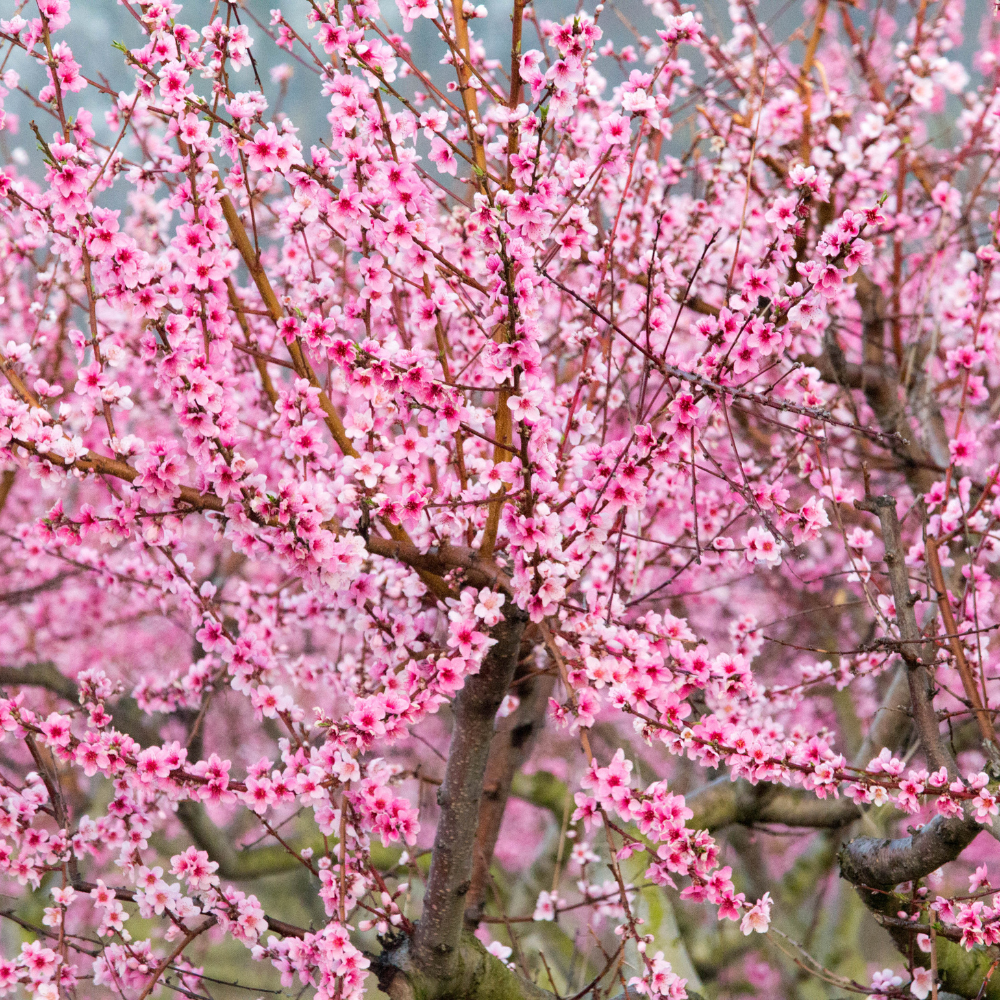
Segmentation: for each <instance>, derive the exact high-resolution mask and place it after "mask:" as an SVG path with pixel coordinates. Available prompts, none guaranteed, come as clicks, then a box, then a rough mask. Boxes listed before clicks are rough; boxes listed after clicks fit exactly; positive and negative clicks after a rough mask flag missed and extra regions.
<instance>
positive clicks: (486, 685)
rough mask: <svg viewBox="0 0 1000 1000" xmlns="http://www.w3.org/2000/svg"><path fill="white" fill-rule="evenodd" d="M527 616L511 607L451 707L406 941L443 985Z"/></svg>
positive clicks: (454, 956)
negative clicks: (497, 725) (496, 726)
mask: <svg viewBox="0 0 1000 1000" xmlns="http://www.w3.org/2000/svg"><path fill="white" fill-rule="evenodd" d="M527 620H528V616H527V614H526V613H525V612H523V611H521V610H520V609H519V608H518V607H517V606H516V605H514V604H512V603H511V604H510V605H508V608H507V614H506V615H505V617H504V619H503V620H502V621H501V622H500V623H499V624H498V625H496V626H495V627H494V629H493V636H492V637H493V638H494V639H495V640H496V643H495V644H494V645H493V647H492V648H491V649H490V651H489V652H488V653H487V654H486V657H485V659H484V660H483V663H482V666H481V667H480V668H479V673H478V674H476V675H474V676H472V677H469V678H467V679H466V682H465V686H464V687H463V688H462V690H461V691H459V693H458V695H457V696H456V698H455V702H454V715H455V721H454V726H453V729H452V734H451V745H450V747H449V750H448V764H447V766H446V768H445V774H444V781H443V782H442V784H441V787H440V788H439V790H438V802H439V803H440V805H441V816H440V818H439V819H438V825H437V831H436V833H435V836H434V850H433V854H432V855H431V858H432V860H431V870H430V874H429V876H428V880H427V890H426V892H425V893H424V909H423V915H422V916H421V918H420V921H419V922H418V924H417V927H416V931H415V932H414V936H413V948H412V953H413V957H414V959H415V962H416V967H417V968H418V969H420V970H421V971H422V972H424V973H428V972H429V971H430V970H432V969H433V970H435V975H438V976H441V977H443V978H448V977H449V976H450V975H451V974H452V973H453V972H454V971H455V969H456V968H457V963H458V960H459V942H460V938H461V935H462V926H463V915H464V911H465V895H466V893H467V892H468V891H469V884H470V878H471V876H472V861H473V849H474V845H475V835H476V829H477V827H478V824H479V801H480V798H481V796H482V792H483V778H484V776H485V774H486V763H487V759H488V756H489V750H490V742H491V741H492V739H493V721H494V719H495V718H496V714H497V709H498V708H499V707H500V703H501V702H502V701H503V699H504V696H505V695H506V693H507V689H508V688H509V687H510V682H511V680H512V679H513V677H514V670H515V668H516V666H517V659H518V652H519V650H520V646H521V636H522V635H523V633H524V629H525V625H526V624H527Z"/></svg>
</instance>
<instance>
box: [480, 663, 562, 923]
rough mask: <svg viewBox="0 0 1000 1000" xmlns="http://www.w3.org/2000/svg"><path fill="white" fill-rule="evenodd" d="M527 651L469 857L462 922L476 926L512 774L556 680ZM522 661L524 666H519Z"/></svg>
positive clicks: (527, 752) (497, 738)
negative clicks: (536, 668) (535, 667)
mask: <svg viewBox="0 0 1000 1000" xmlns="http://www.w3.org/2000/svg"><path fill="white" fill-rule="evenodd" d="M525 652H526V651H525V650H524V649H523V648H522V650H521V653H522V656H521V663H522V669H521V670H519V673H520V674H521V683H520V684H517V687H516V691H517V695H518V697H519V698H520V704H519V705H518V706H517V708H516V709H515V710H514V711H513V712H512V713H511V714H510V715H509V716H508V717H507V718H506V719H504V720H503V724H501V725H500V726H498V727H497V731H496V734H495V735H494V737H493V743H492V746H491V747H490V756H489V761H488V763H487V765H486V776H485V779H484V781H483V797H482V801H481V802H480V804H479V827H478V829H477V830H476V842H475V850H474V856H473V862H472V876H471V883H472V884H471V887H470V889H469V894H468V897H467V899H466V907H465V924H466V926H467V927H469V928H470V929H475V927H476V925H477V924H478V923H479V921H480V919H481V917H482V915H483V908H484V906H485V904H486V896H487V893H486V889H487V883H488V880H489V872H490V863H491V862H492V860H493V851H494V849H495V848H496V843H497V838H498V837H499V836H500V825H501V824H502V822H503V815H504V812H505V811H506V808H507V799H508V798H509V797H510V793H511V785H512V783H513V781H514V776H515V775H516V774H517V773H518V771H520V770H521V768H522V767H523V766H524V764H525V762H526V761H527V760H528V758H529V757H530V756H531V751H532V749H533V748H534V746H535V740H536V738H537V736H538V734H539V732H541V730H542V727H543V726H544V725H545V713H546V711H547V710H548V704H549V696H550V695H551V694H552V689H553V687H554V685H555V676H554V675H553V674H538V673H531V670H532V667H533V664H532V663H531V660H532V659H533V657H532V655H531V654H532V650H531V648H530V646H529V648H528V650H527V656H525ZM526 660H527V662H525V661H526ZM524 667H526V668H527V669H523V668H524ZM515 683H516V680H515Z"/></svg>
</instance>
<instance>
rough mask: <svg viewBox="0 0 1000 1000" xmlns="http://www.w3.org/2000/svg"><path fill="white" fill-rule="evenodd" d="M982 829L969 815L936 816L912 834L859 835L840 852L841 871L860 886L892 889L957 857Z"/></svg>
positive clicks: (850, 880)
mask: <svg viewBox="0 0 1000 1000" xmlns="http://www.w3.org/2000/svg"><path fill="white" fill-rule="evenodd" d="M982 829H983V827H982V826H980V824H979V823H977V822H976V821H975V820H973V819H968V818H966V817H961V818H957V819H953V818H947V817H944V816H935V817H934V819H932V820H931V821H930V822H929V823H927V824H925V825H924V826H922V827H921V828H920V829H919V830H915V831H914V832H913V833H912V834H910V836H908V837H897V838H896V839H895V840H885V839H880V838H878V837H856V838H855V839H854V840H852V841H851V842H850V843H849V844H847V845H846V846H845V847H844V849H843V850H842V851H841V853H840V874H841V875H842V876H843V877H844V878H846V879H847V880H848V882H851V883H852V884H853V885H856V886H859V887H865V886H870V887H871V888H873V889H891V888H892V887H893V886H896V885H899V883H900V882H909V881H910V880H911V879H917V878H923V877H924V876H925V875H929V874H930V873H931V872H932V871H935V870H936V869H938V868H940V867H941V866H942V865H944V864H947V863H948V862H949V861H954V860H955V858H957V857H958V856H959V854H961V853H962V851H964V850H965V848H966V847H968V846H969V844H971V843H972V841H973V840H975V838H976V835H977V834H979V833H980V832H981V831H982Z"/></svg>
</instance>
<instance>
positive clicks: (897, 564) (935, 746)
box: [854, 496, 955, 774]
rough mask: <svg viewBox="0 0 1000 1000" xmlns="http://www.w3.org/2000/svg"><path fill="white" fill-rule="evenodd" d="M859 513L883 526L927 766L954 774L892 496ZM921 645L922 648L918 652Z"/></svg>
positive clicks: (867, 502) (868, 501)
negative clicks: (933, 697) (933, 695)
mask: <svg viewBox="0 0 1000 1000" xmlns="http://www.w3.org/2000/svg"><path fill="white" fill-rule="evenodd" d="M854 506H855V507H856V508H857V509H858V510H863V511H867V512H868V513H870V514H875V515H876V516H877V517H878V519H879V524H880V525H881V526H882V541H883V544H884V546H885V563H886V573H887V575H888V577H889V586H890V587H891V589H892V596H893V599H894V601H895V604H896V621H897V623H898V625H899V634H900V638H901V639H902V640H903V641H902V642H901V643H900V644H899V647H898V651H899V655H900V656H901V657H902V658H903V661H904V662H905V663H906V669H907V679H908V682H909V688H910V709H911V711H912V712H913V721H914V723H915V725H916V727H917V733H918V734H919V736H920V743H921V746H922V747H923V751H924V754H925V756H926V758H927V763H928V765H929V766H930V768H931V770H937V769H938V768H940V767H944V768H946V769H947V770H948V771H949V773H951V774H954V773H955V761H954V759H953V758H952V756H951V754H950V753H949V752H948V751H947V749H946V748H945V747H944V745H943V743H942V742H941V736H940V732H939V727H938V720H937V716H936V715H935V714H934V706H933V704H932V701H931V695H930V691H931V680H930V675H929V674H928V671H927V667H926V666H925V663H924V661H925V660H926V661H929V662H933V656H934V648H933V646H932V645H929V644H927V643H924V642H923V636H922V635H921V632H920V627H919V626H918V625H917V616H916V612H915V611H914V609H913V605H914V604H915V603H916V597H915V595H913V594H911V593H910V580H909V576H908V575H907V572H906V562H905V558H904V551H903V542H902V538H901V536H900V528H899V518H898V516H897V515H896V500H895V497H890V496H878V497H866V498H865V499H864V500H857V501H855V503H854ZM921 646H923V647H924V648H923V649H921Z"/></svg>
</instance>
